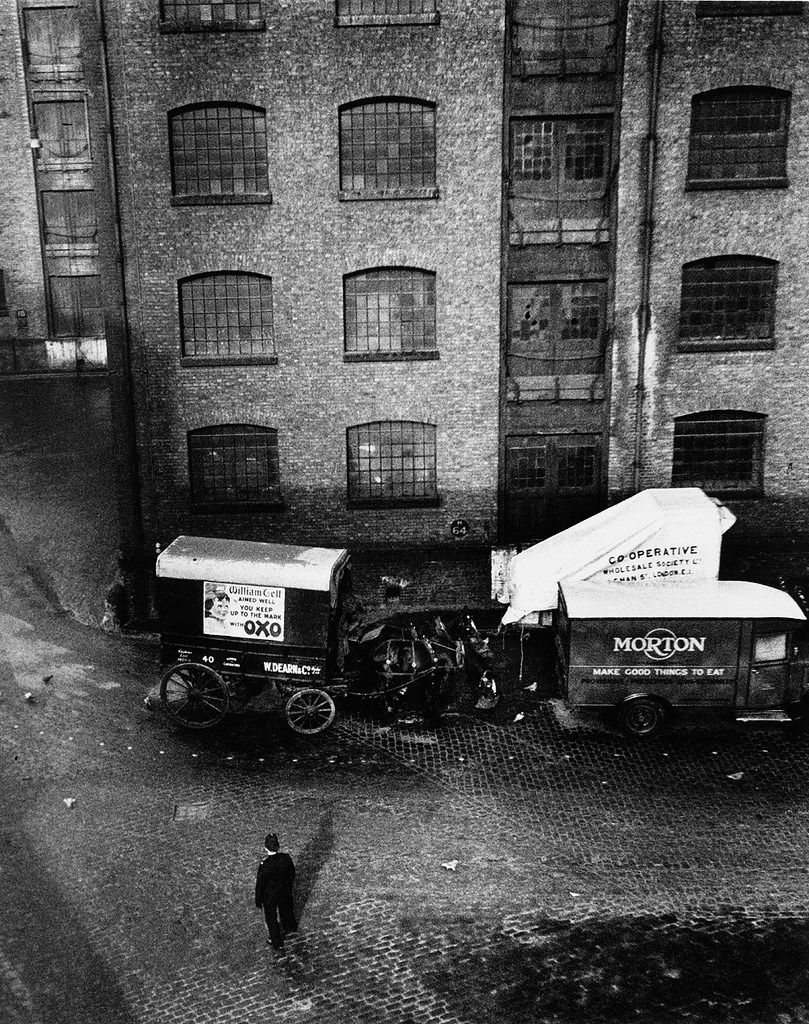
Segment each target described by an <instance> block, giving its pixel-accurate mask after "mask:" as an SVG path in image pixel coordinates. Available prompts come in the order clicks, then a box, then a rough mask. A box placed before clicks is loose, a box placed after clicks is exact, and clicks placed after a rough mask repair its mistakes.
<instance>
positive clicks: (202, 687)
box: [160, 661, 230, 729]
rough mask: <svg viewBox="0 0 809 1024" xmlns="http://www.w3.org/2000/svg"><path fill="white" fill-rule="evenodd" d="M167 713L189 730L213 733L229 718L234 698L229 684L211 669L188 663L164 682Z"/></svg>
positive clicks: (171, 671) (172, 670) (168, 674)
mask: <svg viewBox="0 0 809 1024" xmlns="http://www.w3.org/2000/svg"><path fill="white" fill-rule="evenodd" d="M160 697H161V699H162V701H163V704H164V705H165V708H166V710H167V711H168V713H169V714H170V715H171V717H172V718H173V719H174V720H175V722H179V724H180V725H184V726H185V727H186V729H209V728H210V727H211V726H212V725H216V724H217V722H221V721H222V719H223V718H224V717H225V715H226V714H227V710H228V706H229V704H230V695H229V694H228V688H227V686H226V684H225V680H224V679H223V678H222V676H220V675H219V673H218V672H214V670H213V669H212V668H208V666H207V665H198V664H196V663H195V662H193V661H184V662H181V663H180V664H179V665H173V666H172V667H171V668H170V669H169V670H168V672H166V674H165V675H164V676H163V678H162V680H161V682H160Z"/></svg>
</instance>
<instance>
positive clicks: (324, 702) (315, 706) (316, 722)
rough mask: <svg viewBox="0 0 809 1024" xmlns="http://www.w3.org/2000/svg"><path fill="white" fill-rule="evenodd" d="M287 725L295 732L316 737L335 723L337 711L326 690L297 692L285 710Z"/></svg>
mask: <svg viewBox="0 0 809 1024" xmlns="http://www.w3.org/2000/svg"><path fill="white" fill-rule="evenodd" d="M284 714H285V715H286V719H287V724H288V725H289V727H290V729H294V731H295V732H299V733H302V734H303V735H305V736H314V734H315V733H318V732H323V731H324V730H325V729H328V727H329V726H330V725H331V723H332V722H333V721H334V716H335V715H336V714H337V709H336V708H335V706H334V701H333V700H332V699H331V696H330V695H329V694H328V693H326V691H325V690H314V689H310V690H296V691H295V693H293V694H292V696H291V697H290V698H289V700H288V701H287V703H286V707H285V708H284Z"/></svg>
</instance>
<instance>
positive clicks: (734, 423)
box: [671, 410, 765, 494]
mask: <svg viewBox="0 0 809 1024" xmlns="http://www.w3.org/2000/svg"><path fill="white" fill-rule="evenodd" d="M764 423H765V418H764V416H761V415H758V414H756V413H749V412H735V411H729V410H721V411H716V412H707V413H696V414H694V415H691V416H680V417H678V418H677V419H676V420H675V421H674V452H673V462H672V473H671V483H672V486H673V487H701V488H702V489H703V490H705V491H718V492H722V491H728V492H744V493H749V494H757V493H761V490H762V484H763V469H764Z"/></svg>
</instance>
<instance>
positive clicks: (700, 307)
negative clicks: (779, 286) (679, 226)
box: [680, 256, 778, 348]
mask: <svg viewBox="0 0 809 1024" xmlns="http://www.w3.org/2000/svg"><path fill="white" fill-rule="evenodd" d="M777 274H778V264H777V263H776V262H775V261H774V260H767V259H762V258H760V257H756V256H717V257H715V258H713V259H707V260H696V261H695V262H693V263H686V264H685V266H684V267H683V279H682V297H681V300H680V337H681V339H686V340H687V339H691V340H693V341H698V342H702V343H703V344H702V345H701V346H700V347H703V348H704V347H705V343H708V344H710V343H714V344H716V345H718V346H720V347H722V346H723V343H726V342H727V341H728V340H733V341H734V342H747V343H748V346H747V347H749V346H750V343H752V344H755V343H756V342H758V343H761V342H764V341H768V340H770V339H771V338H772V337H773V325H774V321H775V293H776V280H777Z"/></svg>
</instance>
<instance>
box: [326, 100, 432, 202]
mask: <svg viewBox="0 0 809 1024" xmlns="http://www.w3.org/2000/svg"><path fill="white" fill-rule="evenodd" d="M340 188H341V190H343V191H345V192H351V191H366V192H367V191H374V190H380V189H384V190H394V191H400V192H401V191H408V192H409V191H412V190H414V189H415V190H420V194H423V190H424V189H428V190H430V195H432V194H434V192H435V104H432V103H426V102H422V101H421V100H395V99H391V100H369V101H362V102H360V103H354V104H351V105H350V106H347V107H343V108H341V110H340Z"/></svg>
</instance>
